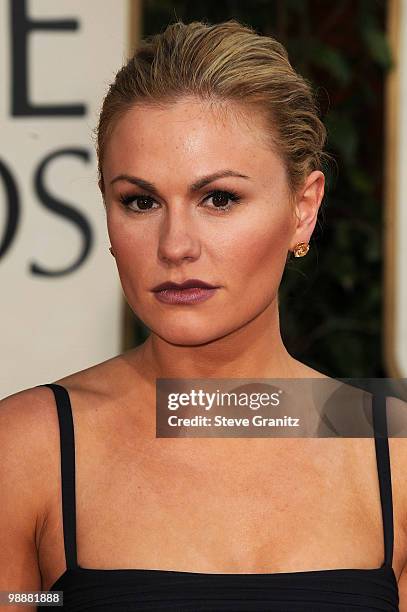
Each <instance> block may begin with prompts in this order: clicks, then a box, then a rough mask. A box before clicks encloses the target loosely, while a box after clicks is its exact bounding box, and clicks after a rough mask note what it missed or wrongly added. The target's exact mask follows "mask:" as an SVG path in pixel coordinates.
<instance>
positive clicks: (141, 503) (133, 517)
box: [0, 98, 407, 612]
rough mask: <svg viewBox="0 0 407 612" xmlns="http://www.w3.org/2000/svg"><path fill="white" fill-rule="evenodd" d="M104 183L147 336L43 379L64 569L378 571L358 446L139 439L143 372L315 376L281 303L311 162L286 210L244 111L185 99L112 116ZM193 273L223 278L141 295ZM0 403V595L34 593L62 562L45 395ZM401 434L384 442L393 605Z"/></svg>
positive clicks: (305, 230) (114, 237) (371, 482)
mask: <svg viewBox="0 0 407 612" xmlns="http://www.w3.org/2000/svg"><path fill="white" fill-rule="evenodd" d="M140 110H142V111H143V112H140ZM218 111H219V112H218ZM226 168H230V169H233V170H236V171H238V172H240V173H241V174H244V175H247V176H249V177H251V178H250V180H247V179H243V178H237V177H228V178H221V179H217V180H216V181H214V182H213V183H211V184H209V185H207V186H206V187H205V188H204V189H203V190H202V191H200V192H199V193H195V194H193V195H191V194H190V193H189V192H188V186H189V184H190V183H192V182H193V181H196V180H197V179H198V178H200V177H201V176H203V175H207V174H210V173H213V172H218V171H219V170H223V169H226ZM120 174H127V175H136V176H138V177H141V178H143V179H144V180H147V181H150V182H153V183H155V185H156V187H157V190H158V195H154V196H153V198H152V200H148V202H150V207H152V208H153V210H152V211H151V212H147V213H145V214H137V213H134V212H133V211H132V210H126V209H125V208H124V207H123V206H122V205H121V203H120V201H119V199H120V196H123V195H125V196H130V195H133V196H136V195H141V194H144V196H146V195H147V196H151V195H152V194H150V193H148V192H146V191H145V190H144V189H140V188H136V187H135V186H134V185H133V184H131V183H129V182H128V181H124V180H120V181H117V182H114V183H113V184H111V182H112V180H113V179H114V178H115V177H117V176H118V175H120ZM103 176H104V190H103V195H104V201H105V206H106V219H107V227H108V232H109V237H110V240H111V244H112V248H113V252H114V254H115V258H116V263H117V268H118V272H119V275H120V279H121V282H122V286H123V290H124V292H125V295H126V298H127V300H128V302H129V304H130V306H131V308H132V309H133V310H134V312H135V313H136V314H137V315H138V316H139V317H140V318H141V319H142V320H143V321H144V322H145V323H146V324H147V325H148V327H149V328H150V329H151V335H150V337H149V338H148V339H147V340H146V341H145V342H144V343H143V344H142V345H141V346H137V347H136V348H134V349H132V350H130V351H127V352H126V353H124V354H122V355H118V356H116V357H114V358H112V359H110V360H108V361H106V362H103V363H101V364H97V365H95V366H93V367H90V368H87V369H86V370H83V371H81V372H76V373H73V374H71V375H69V376H67V377H65V378H62V379H59V380H58V381H55V382H57V383H59V384H62V385H64V386H65V387H66V388H67V389H68V391H69V395H70V398H71V404H72V409H73V417H74V423H75V448H76V474H77V483H78V486H77V525H78V532H77V533H78V543H79V544H78V545H79V549H78V550H79V552H78V559H79V563H80V565H81V567H84V568H99V569H100V568H125V567H127V568H146V569H148V568H156V569H157V568H160V569H176V570H185V571H197V572H199V571H202V572H208V573H212V572H213V571H218V572H225V573H229V572H237V573H251V572H274V571H286V572H290V571H292V572H295V571H307V570H312V569H322V568H328V569H333V568H340V567H345V568H346V567H347V568H350V567H359V568H374V567H375V568H376V567H378V566H379V565H380V564H381V563H382V560H383V543H382V533H383V532H382V518H381V512H380V500H379V497H378V487H377V472H376V464H375V457H374V445H373V441H372V440H371V439H364V440H359V439H344V440H342V439H335V440H333V439H317V438H309V439H306V438H305V439H295V438H294V439H278V438H275V439H273V440H270V439H255V438H248V439H243V438H234V439H233V438H231V439H222V438H214V439H211V440H208V439H205V438H203V439H199V438H183V439H176V440H174V439H171V438H168V439H166V438H156V437H155V429H154V426H155V403H154V400H155V396H154V392H155V379H156V378H157V377H183V376H185V377H190V378H193V377H197V378H198V377H219V378H221V377H229V376H231V377H254V378H260V377H265V378H273V377H282V378H284V377H324V374H322V373H320V372H317V371H315V370H313V369H312V368H309V367H308V366H307V365H306V364H303V363H301V362H299V361H297V360H296V359H294V358H293V357H292V356H291V355H290V354H289V353H288V351H287V350H286V348H285V346H284V344H283V342H282V339H281V335H280V329H279V313H278V288H279V284H280V282H281V277H282V274H283V272H284V266H285V262H286V257H287V253H288V251H289V250H291V249H292V248H293V247H294V246H295V245H296V244H297V243H298V242H309V240H310V238H311V235H312V232H313V230H314V227H315V223H316V219H317V213H318V209H319V206H320V204H321V200H322V197H323V192H324V175H323V174H322V172H319V171H314V172H311V173H310V174H309V175H308V176H307V177H306V179H305V181H304V183H303V185H302V187H301V189H300V190H299V191H298V193H297V194H296V199H295V201H294V203H292V202H290V199H289V195H290V194H289V189H288V180H287V175H286V169H285V165H284V163H283V160H282V159H281V158H280V157H279V155H278V151H272V150H271V149H270V148H269V147H267V146H266V145H265V142H264V125H263V124H262V121H261V119H260V117H258V116H255V115H253V113H252V114H250V115H245V114H244V112H243V110H242V108H238V107H235V106H232V105H230V104H229V105H228V106H225V107H223V108H222V109H216V108H215V107H209V106H208V105H207V104H206V105H205V104H203V103H202V102H200V101H199V100H197V99H193V98H192V99H183V100H180V101H179V102H178V103H177V104H173V105H171V106H168V107H164V108H161V109H158V108H153V107H144V108H142V109H140V108H133V109H131V110H129V111H128V112H127V113H126V114H125V115H124V116H123V117H121V119H120V120H119V122H118V123H117V125H116V126H115V129H114V130H113V132H112V134H111V136H110V137H109V139H108V142H107V147H106V150H105V155H104V162H103ZM215 189H216V190H226V191H233V192H236V193H238V195H239V196H240V197H241V201H240V203H239V204H237V205H236V207H235V208H232V209H231V211H230V212H228V213H225V214H222V213H219V212H216V209H214V202H215V201H219V199H218V200H216V198H215V199H211V198H209V194H210V193H211V192H213V191H214V190H215ZM220 202H221V203H222V204H224V203H228V200H225V201H224V200H220ZM146 203H147V201H144V204H146ZM139 204H141V200H139ZM133 206H134V202H133ZM135 208H136V209H137V205H135ZM191 277H193V278H200V279H202V280H204V281H207V282H210V283H212V284H216V285H220V286H221V288H220V289H219V290H218V291H217V292H216V294H215V295H214V296H213V297H212V298H211V299H209V300H207V301H206V302H203V303H201V304H195V305H193V306H185V305H183V306H173V305H171V306H169V305H164V304H162V303H160V302H158V301H157V300H156V298H155V297H154V295H153V294H152V293H151V289H152V287H153V286H155V285H157V284H158V283H161V282H164V281H168V280H174V281H177V282H180V281H183V280H185V279H186V278H191ZM0 407H1V410H0V448H1V449H3V456H4V461H3V465H4V466H5V467H4V469H3V470H2V471H1V470H0V485H1V490H2V491H3V492H5V494H4V496H3V500H4V501H5V502H6V503H4V502H3V504H1V505H0V524H7V525H11V528H10V529H8V530H7V533H5V534H4V533H1V532H0V544H1V545H0V590H1V589H3V590H6V589H7V588H9V586H10V585H13V588H15V589H16V590H21V591H23V590H36V589H40V588H41V587H42V588H43V589H44V590H46V589H48V588H49V587H50V586H51V585H52V584H53V583H54V581H55V580H56V579H57V578H58V577H59V576H60V575H61V574H62V573H63V572H64V571H65V567H66V564H65V556H64V542H63V531H62V524H61V499H60V462H59V457H60V454H59V453H60V447H59V428H58V422H57V417H56V412H55V402H54V398H53V395H52V393H51V391H50V390H49V389H45V388H41V389H39V388H33V389H27V390H24V391H22V392H20V393H17V394H14V395H13V396H10V397H9V398H6V399H5V400H3V402H1V403H0ZM403 442H404V441H403V440H394V439H392V440H390V454H391V462H392V483H393V491H394V517H395V548H394V562H393V567H394V569H395V573H396V577H397V578H398V579H399V589H400V604H401V605H400V610H401V611H402V612H404V610H406V605H407V604H406V601H407V597H406V582H407V574H406V572H405V571H404V572H403V568H404V567H405V566H406V551H407V534H406V508H407V503H406V501H407V500H406V499H405V493H404V491H405V487H404V474H405V466H406V465H407V450H406V448H405V444H403ZM16 458H17V460H16ZM101 466H103V469H102V470H101V469H100V468H101ZM344 474H346V483H344V478H343V475H344ZM95 476H96V477H95ZM32 491H37V492H38V494H37V495H33V494H32ZM321 491H325V492H326V494H324V495H321ZM118 500H119V503H118ZM315 500H318V512H315ZM333 502H334V503H333ZM15 516H18V517H19V518H18V521H17V520H15ZM333 525H334V526H335V528H334V529H332V526H333ZM135 526H136V527H137V528H136V529H134V527H135ZM3 531H4V530H3ZM130 534H132V535H131V537H129V536H130ZM163 534H164V538H163ZM310 534H311V536H310ZM1 537H2V538H3V540H1ZM163 541H164V542H165V545H164V544H163ZM107 563H108V564H109V565H108V566H106V564H107ZM403 601H404V607H403ZM27 609H28V610H31V609H32V610H33V608H29V607H28V608H27ZM10 610H13V608H12V607H11V608H10ZM15 610H17V607H15Z"/></svg>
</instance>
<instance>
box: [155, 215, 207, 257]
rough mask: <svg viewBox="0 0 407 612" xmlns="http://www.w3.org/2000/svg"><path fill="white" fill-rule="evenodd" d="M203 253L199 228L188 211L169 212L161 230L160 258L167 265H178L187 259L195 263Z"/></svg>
mask: <svg viewBox="0 0 407 612" xmlns="http://www.w3.org/2000/svg"><path fill="white" fill-rule="evenodd" d="M200 251H201V247H200V240H199V235H198V231H197V228H194V227H193V221H192V220H191V218H190V217H189V216H188V214H187V211H180V210H178V211H172V212H168V214H167V215H166V218H165V219H164V220H163V223H162V226H161V228H160V235H159V240H158V258H159V259H160V261H163V262H164V263H166V264H173V265H177V264H179V263H182V262H183V261H184V260H185V259H188V260H190V261H194V260H196V259H198V258H199V255H200Z"/></svg>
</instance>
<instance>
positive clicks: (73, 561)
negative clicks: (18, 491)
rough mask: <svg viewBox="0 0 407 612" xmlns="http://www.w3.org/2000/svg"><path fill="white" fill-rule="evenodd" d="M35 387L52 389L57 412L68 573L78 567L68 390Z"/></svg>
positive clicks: (57, 387)
mask: <svg viewBox="0 0 407 612" xmlns="http://www.w3.org/2000/svg"><path fill="white" fill-rule="evenodd" d="M38 386H39V387H49V388H50V389H52V391H53V392H54V396H55V402H56V406H57V411H58V421H59V435H60V451H61V483H62V519H63V531H64V545H65V559H66V567H67V569H71V568H72V569H74V568H77V567H78V562H77V552H76V495H75V435H74V424H73V418H72V408H71V402H70V399H69V393H68V391H67V389H65V387H63V386H62V385H58V384H57V383H48V384H44V385H38Z"/></svg>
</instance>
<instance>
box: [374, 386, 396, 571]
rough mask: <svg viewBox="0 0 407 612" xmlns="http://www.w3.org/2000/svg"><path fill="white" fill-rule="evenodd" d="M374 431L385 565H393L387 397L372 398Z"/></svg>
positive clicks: (378, 395)
mask: <svg viewBox="0 0 407 612" xmlns="http://www.w3.org/2000/svg"><path fill="white" fill-rule="evenodd" d="M372 416H373V430H374V437H375V449H376V461H377V471H378V476H379V486H380V503H381V507H382V517H383V532H384V563H383V565H389V566H391V565H392V561H393V541H394V528H393V496H392V485H391V470H390V454H389V440H388V432H387V416H386V396H385V395H383V394H382V393H374V394H373V396H372Z"/></svg>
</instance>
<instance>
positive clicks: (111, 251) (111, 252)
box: [109, 247, 114, 257]
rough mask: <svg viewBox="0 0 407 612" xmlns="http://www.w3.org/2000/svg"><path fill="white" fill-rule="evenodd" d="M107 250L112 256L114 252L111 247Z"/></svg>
mask: <svg viewBox="0 0 407 612" xmlns="http://www.w3.org/2000/svg"><path fill="white" fill-rule="evenodd" d="M109 251H110V254H111V255H113V257H114V253H113V249H112V247H109Z"/></svg>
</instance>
